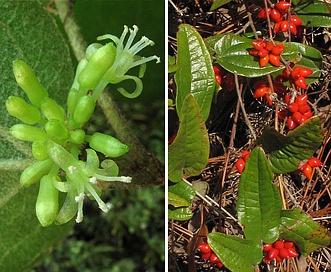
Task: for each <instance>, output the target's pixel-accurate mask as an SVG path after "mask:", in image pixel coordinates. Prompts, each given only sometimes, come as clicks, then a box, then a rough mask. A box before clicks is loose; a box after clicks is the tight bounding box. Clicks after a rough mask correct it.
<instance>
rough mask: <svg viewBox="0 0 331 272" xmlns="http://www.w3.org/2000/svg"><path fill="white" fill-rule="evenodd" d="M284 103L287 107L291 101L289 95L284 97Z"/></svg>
mask: <svg viewBox="0 0 331 272" xmlns="http://www.w3.org/2000/svg"><path fill="white" fill-rule="evenodd" d="M284 101H285V103H286V104H287V105H289V104H290V101H291V96H290V95H289V94H286V95H285V97H284Z"/></svg>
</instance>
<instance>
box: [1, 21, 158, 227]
mask: <svg viewBox="0 0 331 272" xmlns="http://www.w3.org/2000/svg"><path fill="white" fill-rule="evenodd" d="M128 31H130V35H129V37H128V39H127V42H126V44H124V40H125V37H126V35H127V33H128ZM137 31H138V28H137V26H133V29H130V30H129V29H128V27H127V26H125V27H124V31H123V34H122V35H121V37H120V38H117V37H115V36H113V35H104V36H101V37H99V38H98V39H99V40H104V39H110V40H111V41H112V42H110V43H107V44H105V45H102V44H99V43H95V44H92V45H90V46H89V47H88V48H87V49H86V54H85V57H84V58H83V59H82V60H81V61H80V62H79V64H78V67H77V71H76V75H75V79H74V82H73V84H72V87H71V89H70V91H69V94H68V99H67V106H68V108H67V112H66V110H65V109H64V108H63V107H62V106H61V105H59V104H58V103H57V102H56V101H55V100H53V99H52V98H50V97H49V94H48V92H47V90H46V89H45V88H44V86H43V85H42V84H41V83H40V81H39V80H38V78H37V77H36V75H35V74H34V72H33V71H32V70H31V68H30V67H29V66H28V65H27V64H26V63H25V62H23V61H22V60H16V61H14V63H13V70H14V75H15V78H16V81H17V83H18V85H19V86H20V87H21V88H22V89H23V91H24V92H25V94H26V95H27V97H28V100H29V102H26V101H25V100H24V99H23V98H21V97H16V96H10V97H9V98H8V100H7V101H6V108H7V111H8V113H9V114H10V115H12V116H14V117H16V118H18V119H19V120H20V121H22V122H23V124H16V125H14V126H12V127H11V128H10V133H11V135H12V136H14V137H15V138H17V139H19V140H22V141H28V142H32V154H33V156H34V157H35V159H36V162H35V163H33V164H32V165H30V166H29V167H28V168H26V169H25V170H24V171H23V172H22V174H21V178H20V182H21V184H22V185H23V186H30V185H32V184H34V183H37V182H40V186H39V194H38V197H37V202H36V214H37V217H38V220H39V222H40V223H41V225H42V226H49V225H50V224H52V223H53V222H55V223H56V224H64V223H66V222H68V221H70V220H71V219H72V218H73V217H74V216H75V215H77V217H76V222H77V223H79V222H81V221H82V220H83V201H84V198H85V196H88V197H89V198H91V199H94V200H96V201H97V203H98V205H99V208H100V209H101V210H102V211H104V212H108V210H109V208H108V207H107V205H106V204H105V203H104V202H103V201H102V200H101V198H100V194H101V189H100V187H99V186H98V184H99V182H100V181H107V182H108V181H120V182H126V183H129V182H131V177H126V176H118V174H119V168H118V166H117V164H116V163H115V162H114V161H113V160H111V159H110V158H116V157H119V156H122V155H124V154H125V153H126V152H128V151H129V147H128V146H127V145H125V144H123V143H121V142H120V141H119V140H118V139H116V138H115V137H112V136H110V135H106V134H103V133H100V132H95V133H94V134H92V135H86V134H85V131H84V125H85V123H86V122H87V121H88V120H89V119H90V117H91V116H92V114H93V112H94V108H95V104H96V101H97V99H98V96H99V95H100V93H101V92H102V91H103V90H104V88H105V87H106V85H107V84H117V83H119V82H121V81H123V80H127V79H132V80H134V82H135V83H136V88H135V90H134V91H133V92H132V93H128V92H127V91H126V90H124V89H123V88H120V89H119V91H120V92H121V93H122V94H123V95H125V96H127V97H129V98H133V97H136V96H138V95H139V94H140V93H141V91H142V82H141V79H140V78H141V77H142V76H143V74H144V70H145V64H146V62H148V61H151V60H156V61H157V62H159V58H158V57H156V56H152V57H148V58H143V57H139V56H137V55H136V53H138V52H139V51H141V50H142V49H143V48H145V47H146V46H148V45H153V42H152V41H150V40H149V39H147V38H146V37H142V38H141V40H140V41H138V42H137V43H135V44H133V45H132V43H133V40H134V38H135V36H136V33H137ZM131 45H132V46H131ZM135 66H140V71H139V77H135V76H131V75H126V73H127V71H128V70H129V69H131V68H132V67H135ZM86 142H87V143H88V144H89V147H90V148H89V149H86V150H85V152H86V161H82V160H80V159H79V155H80V152H81V150H80V148H81V146H82V145H83V144H84V143H86ZM96 151H97V152H100V153H102V154H104V155H105V156H106V157H107V159H105V160H104V161H102V162H101V163H100V161H99V158H98V155H97V152H96ZM59 193H66V197H65V200H64V202H63V203H62V206H61V207H59Z"/></svg>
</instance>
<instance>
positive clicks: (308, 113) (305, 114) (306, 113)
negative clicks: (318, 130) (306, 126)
mask: <svg viewBox="0 0 331 272" xmlns="http://www.w3.org/2000/svg"><path fill="white" fill-rule="evenodd" d="M312 116H313V113H312V112H311V111H308V112H305V113H304V114H303V117H305V119H306V120H308V119H309V118H310V117H312Z"/></svg>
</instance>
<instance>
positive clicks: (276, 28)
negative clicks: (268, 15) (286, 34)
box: [274, 21, 282, 33]
mask: <svg viewBox="0 0 331 272" xmlns="http://www.w3.org/2000/svg"><path fill="white" fill-rule="evenodd" d="M281 23H282V21H280V22H277V23H276V24H275V25H274V32H275V33H277V32H279V31H280V25H281Z"/></svg>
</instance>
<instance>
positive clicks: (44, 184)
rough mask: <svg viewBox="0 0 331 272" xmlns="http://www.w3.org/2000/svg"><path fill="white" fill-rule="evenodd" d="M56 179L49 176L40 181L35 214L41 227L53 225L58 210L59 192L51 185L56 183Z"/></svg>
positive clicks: (53, 176)
mask: <svg viewBox="0 0 331 272" xmlns="http://www.w3.org/2000/svg"><path fill="white" fill-rule="evenodd" d="M57 178H58V177H57V176H55V175H51V174H49V175H47V176H43V177H42V178H41V180H40V187H39V194H38V197H37V202H36V214H37V217H38V220H39V222H40V224H41V225H42V226H43V227H47V226H49V225H51V224H52V223H53V221H54V220H55V218H56V216H57V213H58V210H59V200H58V195H59V191H58V190H57V189H56V188H55V187H54V185H53V182H57Z"/></svg>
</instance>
